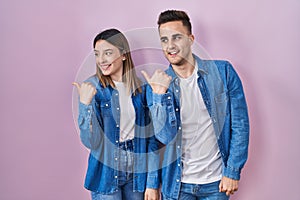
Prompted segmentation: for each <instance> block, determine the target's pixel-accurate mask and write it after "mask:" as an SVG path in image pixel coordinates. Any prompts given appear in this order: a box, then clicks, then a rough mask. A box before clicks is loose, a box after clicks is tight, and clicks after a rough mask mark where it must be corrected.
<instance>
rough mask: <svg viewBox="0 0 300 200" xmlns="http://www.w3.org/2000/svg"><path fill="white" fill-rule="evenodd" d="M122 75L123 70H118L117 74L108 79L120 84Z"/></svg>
mask: <svg viewBox="0 0 300 200" xmlns="http://www.w3.org/2000/svg"><path fill="white" fill-rule="evenodd" d="M122 74H123V70H120V71H118V72H117V73H115V74H112V75H110V78H111V79H112V80H113V81H117V82H122V80H123V76H122Z"/></svg>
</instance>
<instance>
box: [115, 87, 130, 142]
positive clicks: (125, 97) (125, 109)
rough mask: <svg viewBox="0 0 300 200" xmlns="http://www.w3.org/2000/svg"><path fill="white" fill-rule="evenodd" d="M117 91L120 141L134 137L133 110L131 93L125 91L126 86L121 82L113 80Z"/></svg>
mask: <svg viewBox="0 0 300 200" xmlns="http://www.w3.org/2000/svg"><path fill="white" fill-rule="evenodd" d="M114 83H115V85H116V88H117V90H118V92H119V104H120V108H117V111H119V112H120V142H123V141H126V140H131V139H133V138H134V125H135V110H134V107H133V104H132V99H131V94H128V93H127V88H126V87H125V85H124V83H123V82H117V81H114Z"/></svg>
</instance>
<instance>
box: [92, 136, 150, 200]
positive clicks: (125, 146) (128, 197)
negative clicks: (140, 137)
mask: <svg viewBox="0 0 300 200" xmlns="http://www.w3.org/2000/svg"><path fill="white" fill-rule="evenodd" d="M119 147H120V158H119V175H118V191H116V192H114V193H112V194H100V193H98V192H91V195H92V200H143V199H144V193H143V192H133V173H132V169H133V153H132V151H133V140H130V141H125V142H121V143H120V144H119Z"/></svg>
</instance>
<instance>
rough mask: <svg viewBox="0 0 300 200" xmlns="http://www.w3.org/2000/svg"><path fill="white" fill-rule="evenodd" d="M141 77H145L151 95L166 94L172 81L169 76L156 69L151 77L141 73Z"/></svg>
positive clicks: (143, 72)
mask: <svg viewBox="0 0 300 200" xmlns="http://www.w3.org/2000/svg"><path fill="white" fill-rule="evenodd" d="M141 73H142V74H143V76H144V77H145V79H146V81H147V82H148V84H149V85H150V86H151V88H152V91H153V93H157V94H164V93H166V91H167V89H168V87H169V85H170V82H171V80H172V77H171V76H168V75H167V74H166V73H165V72H164V71H162V70H161V69H157V70H156V71H155V72H154V74H153V75H152V77H150V76H149V75H148V74H147V72H145V71H141Z"/></svg>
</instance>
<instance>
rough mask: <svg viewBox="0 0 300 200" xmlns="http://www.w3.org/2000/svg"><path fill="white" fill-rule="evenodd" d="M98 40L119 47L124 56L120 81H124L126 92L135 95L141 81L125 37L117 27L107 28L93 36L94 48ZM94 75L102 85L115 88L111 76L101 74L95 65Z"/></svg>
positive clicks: (139, 88) (140, 90) (139, 90)
mask: <svg viewBox="0 0 300 200" xmlns="http://www.w3.org/2000/svg"><path fill="white" fill-rule="evenodd" d="M99 40H105V41H107V42H109V43H110V44H112V45H114V46H115V47H117V48H118V49H119V51H120V54H121V55H123V56H124V57H125V58H126V59H125V60H123V74H122V81H123V82H124V83H125V86H126V88H127V91H128V93H129V94H130V92H133V94H134V95H135V94H136V91H138V92H142V89H141V87H140V86H141V81H140V80H139V79H138V77H137V76H136V71H135V68H134V63H133V60H132V57H131V53H130V48H129V44H128V41H127V39H126V37H125V36H124V35H123V34H122V33H121V32H120V31H119V30H117V29H107V30H104V31H102V32H101V33H99V34H98V35H97V36H96V37H95V39H94V43H93V47H94V48H95V46H96V43H97V42H98V41H99ZM96 75H97V76H98V78H99V80H100V82H101V84H102V85H103V86H104V87H107V86H108V85H110V86H111V87H113V88H116V86H115V84H114V82H113V80H112V79H111V77H110V76H105V75H103V74H102V72H101V70H100V69H99V67H98V66H96Z"/></svg>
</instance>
